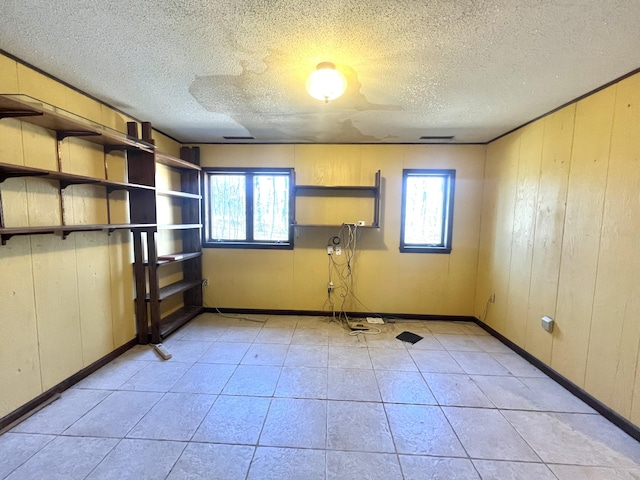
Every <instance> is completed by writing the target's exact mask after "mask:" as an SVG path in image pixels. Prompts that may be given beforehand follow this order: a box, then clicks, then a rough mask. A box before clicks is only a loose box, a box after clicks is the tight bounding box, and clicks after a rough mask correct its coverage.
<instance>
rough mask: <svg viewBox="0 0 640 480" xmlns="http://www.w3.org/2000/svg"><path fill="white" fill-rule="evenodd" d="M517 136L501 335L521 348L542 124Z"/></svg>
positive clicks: (523, 337)
mask: <svg viewBox="0 0 640 480" xmlns="http://www.w3.org/2000/svg"><path fill="white" fill-rule="evenodd" d="M518 135H519V136H520V150H519V152H518V157H519V158H518V180H517V185H516V200H515V204H514V209H513V236H512V241H511V262H510V266H509V287H508V291H507V312H506V318H507V319H508V320H507V322H506V325H505V335H506V336H508V337H509V338H510V339H511V340H512V341H513V342H514V343H516V344H518V345H519V346H521V347H523V346H524V344H525V334H526V323H527V312H528V307H529V288H530V286H531V264H532V257H533V244H534V233H535V218H536V207H537V203H538V186H539V182H540V162H541V159H542V144H543V135H544V123H543V122H536V123H533V124H531V125H527V126H526V127H525V128H523V129H522V130H521V131H519V132H518Z"/></svg>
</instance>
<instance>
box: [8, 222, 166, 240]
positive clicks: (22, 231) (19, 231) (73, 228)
mask: <svg viewBox="0 0 640 480" xmlns="http://www.w3.org/2000/svg"><path fill="white" fill-rule="evenodd" d="M138 228H140V229H148V228H155V225H153V224H146V223H122V224H115V223H111V224H85V225H47V226H37V227H4V228H0V241H1V242H2V244H3V245H4V244H5V243H6V241H7V240H8V239H10V238H11V237H14V236H16V235H45V234H56V235H60V236H61V237H62V238H66V237H67V235H69V234H70V233H73V232H98V231H108V232H113V231H115V230H134V229H138Z"/></svg>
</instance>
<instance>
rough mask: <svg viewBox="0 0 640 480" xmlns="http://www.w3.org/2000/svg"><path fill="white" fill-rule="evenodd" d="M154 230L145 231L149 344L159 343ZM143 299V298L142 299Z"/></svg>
mask: <svg viewBox="0 0 640 480" xmlns="http://www.w3.org/2000/svg"><path fill="white" fill-rule="evenodd" d="M157 233H158V232H157V231H156V230H155V229H153V230H148V231H147V259H148V262H147V263H148V265H149V311H150V313H151V343H155V344H157V343H161V342H162V336H161V334H160V288H159V287H158V261H157V260H158V245H157V242H158V239H157ZM143 298H144V297H143Z"/></svg>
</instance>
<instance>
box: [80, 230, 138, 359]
mask: <svg viewBox="0 0 640 480" xmlns="http://www.w3.org/2000/svg"><path fill="white" fill-rule="evenodd" d="M73 240H75V247H76V260H77V276H78V305H79V310H80V330H81V333H82V361H83V366H86V365H90V364H91V363H93V362H95V361H96V360H98V359H99V358H102V357H104V356H105V355H107V354H108V353H110V352H112V351H113V350H114V349H115V347H116V345H114V343H113V322H112V310H111V301H112V294H111V288H112V286H111V276H110V274H109V270H110V259H109V248H108V245H109V240H108V238H107V235H105V234H104V233H102V232H76V233H74V234H72V235H71V237H70V238H69V239H68V241H69V242H71V241H73ZM113 288H115V289H118V290H119V291H120V290H121V286H120V285H118V284H115V285H113ZM122 293H123V292H122ZM130 338H131V337H130ZM117 346H119V345H117Z"/></svg>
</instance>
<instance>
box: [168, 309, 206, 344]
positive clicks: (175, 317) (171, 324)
mask: <svg viewBox="0 0 640 480" xmlns="http://www.w3.org/2000/svg"><path fill="white" fill-rule="evenodd" d="M202 310H203V307H192V306H186V305H185V306H184V307H182V308H180V309H179V310H176V311H175V312H173V313H172V314H170V315H167V316H166V317H164V318H163V319H161V320H160V335H161V336H162V337H163V338H164V337H166V336H167V335H169V334H171V333H172V332H175V331H176V330H177V329H178V328H180V327H181V326H183V325H184V324H185V323H187V322H188V321H189V320H191V319H192V318H194V317H196V316H197V315H199V314H200V313H202Z"/></svg>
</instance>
